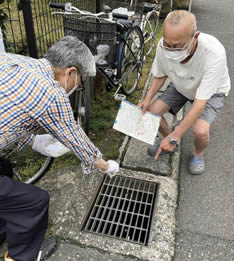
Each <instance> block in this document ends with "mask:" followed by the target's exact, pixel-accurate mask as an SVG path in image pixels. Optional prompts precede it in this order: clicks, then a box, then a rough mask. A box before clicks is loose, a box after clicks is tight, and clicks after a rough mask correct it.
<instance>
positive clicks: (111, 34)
mask: <svg viewBox="0 0 234 261" xmlns="http://www.w3.org/2000/svg"><path fill="white" fill-rule="evenodd" d="M116 32H117V24H116V23H108V22H107V21H106V20H104V19H101V18H95V17H90V16H80V15H77V14H72V15H65V16H64V35H73V36H77V37H78V39H80V40H81V41H82V42H84V43H85V44H86V45H87V46H88V47H89V48H90V50H91V52H92V54H93V55H94V57H95V60H96V65H97V66H108V65H110V64H111V62H112V61H113V52H114V45H115V39H116Z"/></svg>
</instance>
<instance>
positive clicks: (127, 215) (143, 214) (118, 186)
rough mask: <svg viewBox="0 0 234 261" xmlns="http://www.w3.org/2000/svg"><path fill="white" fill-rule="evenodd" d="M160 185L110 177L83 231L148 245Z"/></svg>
mask: <svg viewBox="0 0 234 261" xmlns="http://www.w3.org/2000/svg"><path fill="white" fill-rule="evenodd" d="M157 188H158V184H157V183H153V182H148V181H142V180H138V179H133V178H128V177H122V176H115V177H113V178H111V179H110V178H109V177H108V176H106V177H105V178H104V181H103V183H102V185H101V188H100V190H99V193H98V195H97V197H96V199H95V201H94V204H93V207H92V209H91V211H90V214H89V216H88V217H87V219H86V221H85V224H84V226H83V230H84V231H86V232H91V233H96V234H100V235H104V236H110V237H114V238H117V239H121V240H125V241H131V242H134V243H138V244H142V245H148V241H149V235H150V231H151V223H152V222H151V221H152V216H153V211H154V204H155V198H156V194H157Z"/></svg>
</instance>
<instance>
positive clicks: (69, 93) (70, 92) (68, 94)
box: [65, 73, 78, 97]
mask: <svg viewBox="0 0 234 261" xmlns="http://www.w3.org/2000/svg"><path fill="white" fill-rule="evenodd" d="M77 88H78V85H77V73H76V80H75V85H74V87H72V88H71V90H70V91H69V92H68V93H67V97H69V96H70V95H71V94H72V93H73V92H74V91H75V90H76V89H77ZM65 91H67V80H65Z"/></svg>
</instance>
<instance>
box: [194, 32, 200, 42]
mask: <svg viewBox="0 0 234 261" xmlns="http://www.w3.org/2000/svg"><path fill="white" fill-rule="evenodd" d="M199 35H200V32H199V31H197V32H196V35H195V37H194V38H195V39H196V40H197V39H198V36H199Z"/></svg>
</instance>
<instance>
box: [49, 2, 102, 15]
mask: <svg viewBox="0 0 234 261" xmlns="http://www.w3.org/2000/svg"><path fill="white" fill-rule="evenodd" d="M49 7H51V8H56V9H62V10H64V11H65V12H66V13H72V11H75V12H77V13H79V14H81V15H90V16H94V17H99V16H102V15H104V14H105V13H104V12H100V13H97V14H95V13H91V12H89V11H83V10H80V9H78V8H76V7H74V6H72V3H53V2H51V3H49ZM56 13H57V12H56Z"/></svg>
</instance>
